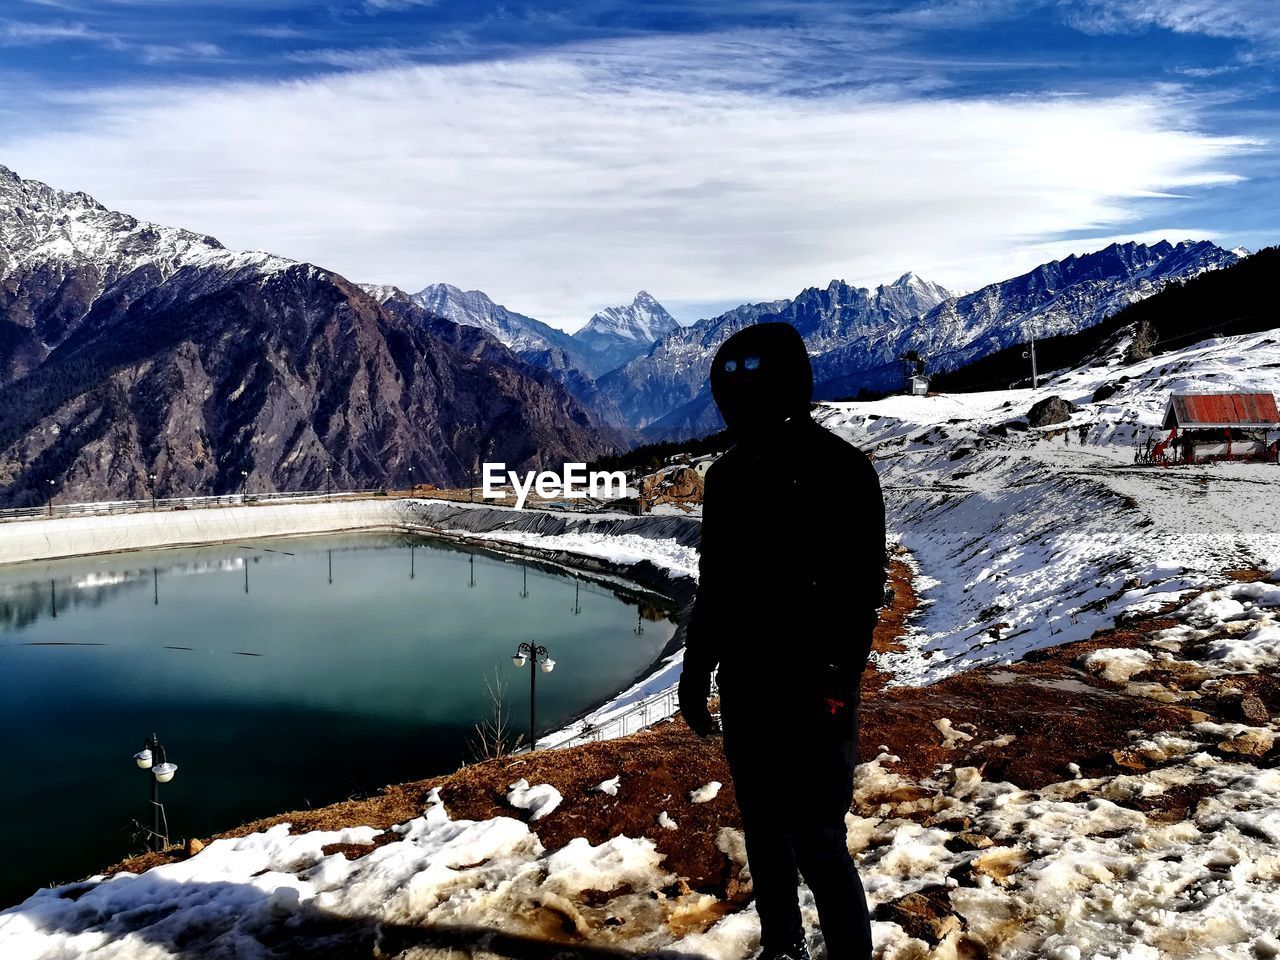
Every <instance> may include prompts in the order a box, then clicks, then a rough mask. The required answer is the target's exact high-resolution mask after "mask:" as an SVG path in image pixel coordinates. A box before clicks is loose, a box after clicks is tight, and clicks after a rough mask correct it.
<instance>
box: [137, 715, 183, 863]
mask: <svg viewBox="0 0 1280 960" xmlns="http://www.w3.org/2000/svg"><path fill="white" fill-rule="evenodd" d="M133 762H134V763H136V764H137V765H138V767H139V768H140V769H142V770H150V771H151V844H150V846H151V849H152V850H155V851H160V850H163V849H164V848H165V847H167V846H168V845H169V819H168V817H166V816H165V815H164V807H163V805H161V803H160V784H162V783H168V782H169V781H170V780H172V779H173V775H174V774H175V773H177V772H178V765H177V764H176V763H170V762H169V761H168V759H167V758H166V757H165V754H164V747H162V746H161V745H160V741H159V740H158V739H157V738H156V735H155V734H154V733H153V734H152V735H151V736H149V737H147V742H146V743H144V744H143V745H142V749H141V750H140V751H138V752H137V753H135V754H134V755H133ZM161 820H163V821H164V833H161V832H160V822H161Z"/></svg>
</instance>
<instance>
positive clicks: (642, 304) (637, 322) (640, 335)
mask: <svg viewBox="0 0 1280 960" xmlns="http://www.w3.org/2000/svg"><path fill="white" fill-rule="evenodd" d="M679 328H680V324H679V323H677V322H676V320H675V318H674V317H672V316H671V314H669V313H667V311H666V310H665V309H664V308H663V306H662V304H660V303H658V301H657V300H655V299H654V298H653V297H652V296H650V295H649V293H648V292H646V291H644V290H641V291H640V292H639V293H637V294H636V296H635V299H634V300H632V301H631V303H630V304H629V305H627V306H621V307H609V308H608V309H606V310H601V311H600V312H599V313H597V314H596V315H595V316H593V317H592V318H591V319H590V320H588V321H587V323H586V325H585V326H583V327H582V329H580V330H578V331H576V332H575V333H574V334H573V338H574V339H575V340H577V341H578V342H579V343H580V344H582V346H583V348H584V349H585V350H587V351H588V353H589V354H590V355H591V356H592V358H593V359H594V360H595V361H596V364H597V366H598V367H599V368H601V369H604V370H612V369H614V368H615V367H619V366H621V365H622V364H624V363H626V362H627V361H628V360H631V359H633V358H634V357H638V356H640V355H641V354H643V353H647V352H648V350H649V348H650V347H651V346H653V344H654V343H655V342H656V341H658V340H660V339H661V338H662V337H664V336H666V335H667V334H669V333H671V332H672V331H673V330H678V329H679Z"/></svg>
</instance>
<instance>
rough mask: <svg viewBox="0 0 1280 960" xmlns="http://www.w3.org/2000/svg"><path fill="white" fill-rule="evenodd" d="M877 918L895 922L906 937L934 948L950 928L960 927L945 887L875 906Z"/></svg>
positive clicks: (953, 929)
mask: <svg viewBox="0 0 1280 960" xmlns="http://www.w3.org/2000/svg"><path fill="white" fill-rule="evenodd" d="M875 916H876V919H877V920H887V921H888V922H890V923H896V924H897V925H898V926H900V927H901V928H902V929H903V931H904V932H905V933H906V934H907V936H909V937H915V938H916V939H919V940H923V941H924V942H925V943H927V944H929V945H930V946H932V947H936V946H937V945H938V943H939V942H940V941H941V940H944V939H946V937H947V935H948V934H950V933H952V932H953V931H956V930H959V929H961V924H960V918H959V917H958V916H956V914H955V911H954V910H952V909H951V903H950V899H949V898H948V896H947V894H946V891H945V890H939V889H937V888H935V889H932V890H929V891H926V892H922V893H908V894H906V895H905V896H901V897H898V898H897V899H896V900H890V901H888V902H886V903H883V904H881V905H880V906H879V907H877V908H876V913H875Z"/></svg>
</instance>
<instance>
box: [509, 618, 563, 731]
mask: <svg viewBox="0 0 1280 960" xmlns="http://www.w3.org/2000/svg"><path fill="white" fill-rule="evenodd" d="M526 660H527V661H529V752H530V753H533V751H534V749H535V748H536V747H537V744H538V740H537V735H536V731H537V729H538V728H537V720H536V714H535V713H534V707H535V705H536V704H535V700H536V697H537V692H538V683H537V681H538V670H537V669H536V668H541V669H542V672H543V673H550V672H551V671H552V670H554V669H555V665H556V662H555V661H554V660H552V659H551V656H550V655H549V654H548V653H547V648H546V647H544V646H543V645H542V644H540V643H538V644H535V643H534V642H533V641H532V640H530V641H529V642H528V643H524V642H523V641H522V642H521V643H520V645H519V646H518V647H516V652H515V653H514V654H512V656H511V662H512V663H514V664H515V665H516V666H517V667H523V666H524V664H525V661H526Z"/></svg>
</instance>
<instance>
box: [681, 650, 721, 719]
mask: <svg viewBox="0 0 1280 960" xmlns="http://www.w3.org/2000/svg"><path fill="white" fill-rule="evenodd" d="M677 693H678V695H679V698H680V715H681V716H682V717H684V722H685V723H687V724H688V725H689V729H690V730H692V731H693V732H694V733H696V734H697V735H698V736H700V737H705V736H708V735H709V734H711V733H712V732H713V731H714V730H715V721H713V720H712V718H711V711H710V710H708V709H707V698H708V697H710V696H711V674H710V673H707V672H706V671H704V670H699V669H697V668H691V667H690V666H689V663H688V662H687V661H686V662H685V665H684V669H683V670H682V671H681V672H680V686H679V688H678V691H677Z"/></svg>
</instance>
